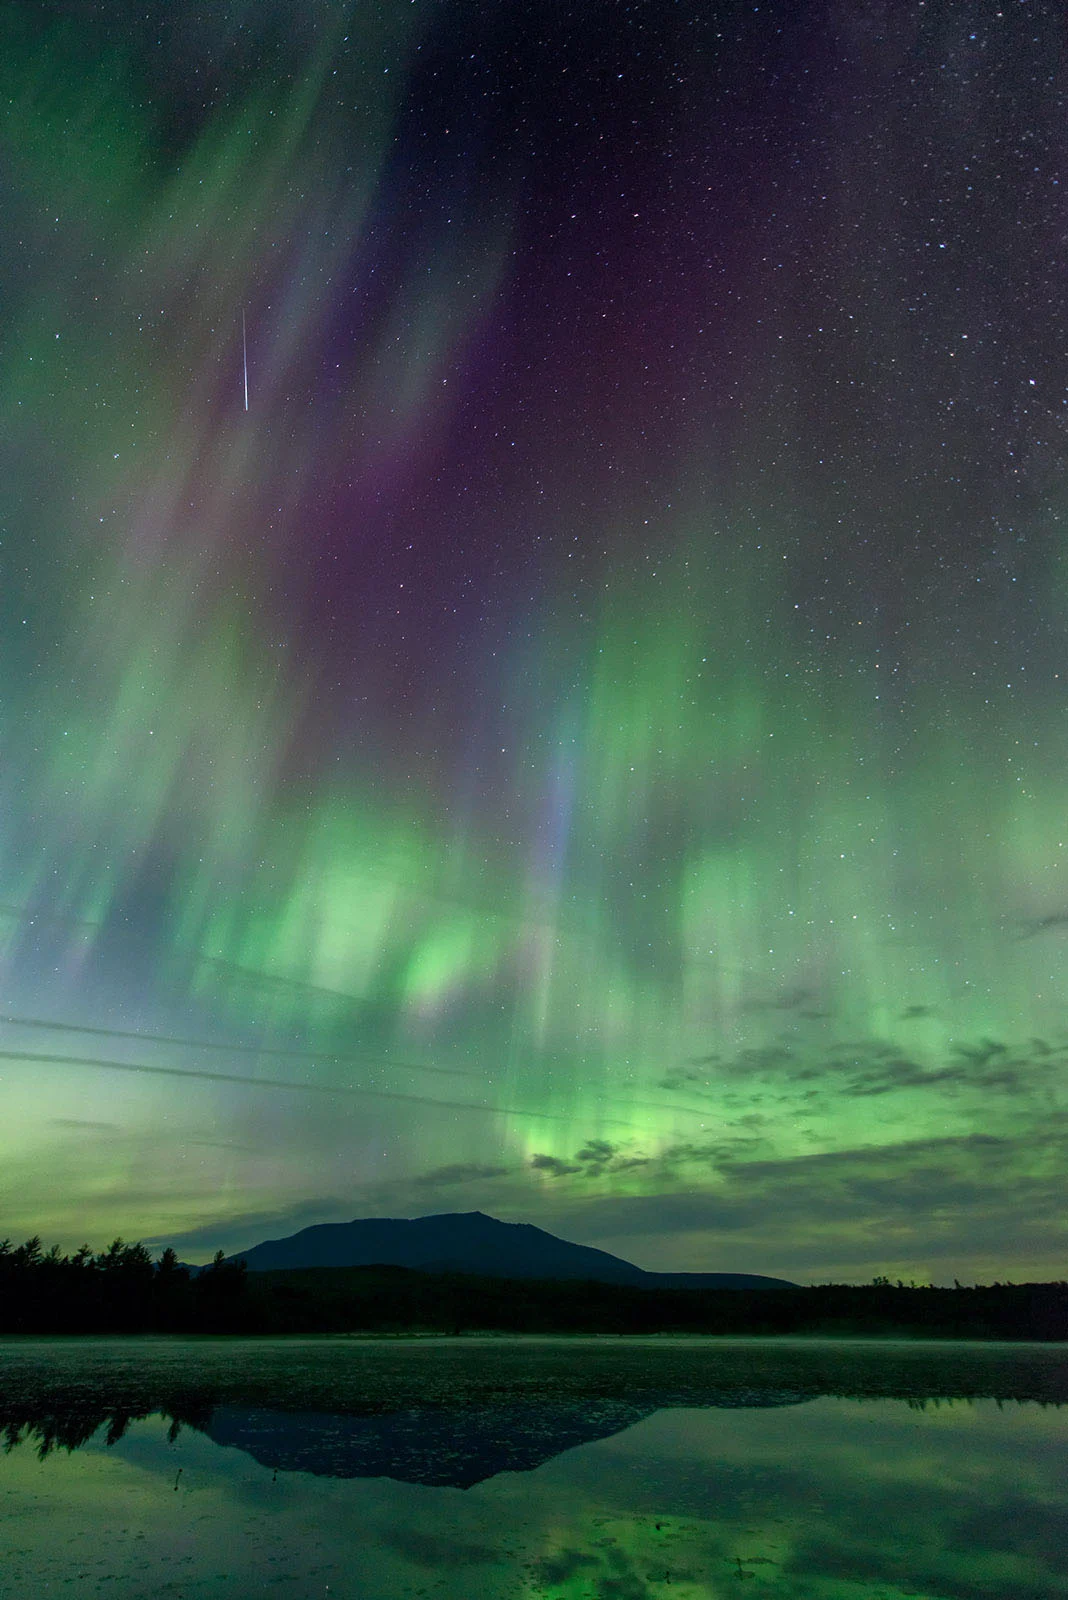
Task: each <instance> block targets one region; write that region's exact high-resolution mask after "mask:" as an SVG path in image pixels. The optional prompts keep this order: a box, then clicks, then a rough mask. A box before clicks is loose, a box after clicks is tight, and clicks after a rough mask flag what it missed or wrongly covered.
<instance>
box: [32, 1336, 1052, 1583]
mask: <svg viewBox="0 0 1068 1600" xmlns="http://www.w3.org/2000/svg"><path fill="white" fill-rule="evenodd" d="M1066 1402H1068V1348H1066V1347H1065V1346H1063V1345H1019V1344H973V1343H968V1344H964V1343H948V1342H939V1343H933V1342H932V1343H929V1342H923V1341H900V1342H897V1341H889V1340H872V1341H846V1340H841V1341H839V1340H802V1339H796V1340H745V1339H708V1338H705V1339H700V1338H693V1339H686V1338H670V1339H669V1338H651V1339H638V1338H633V1339H632V1338H599V1339H566V1338H560V1339H533V1338H531V1339H526V1338H507V1339H505V1338H493V1337H485V1338H461V1339H440V1338H421V1339H397V1340H371V1339H341V1338H320V1339H290V1340H287V1339H262V1340H251V1339H209V1338H201V1339H175V1338H145V1339H8V1340H2V1341H0V1425H2V1426H3V1428H4V1429H5V1430H6V1436H7V1444H6V1453H5V1454H4V1455H3V1456H2V1457H0V1600H37V1597H38V1596H42V1595H54V1594H60V1593H63V1594H69V1595H73V1596H76V1597H78V1600H81V1597H83V1596H110V1597H113V1600H126V1597H140V1596H144V1597H146V1600H148V1597H157V1596H165V1597H169V1600H194V1597H197V1600H199V1597H203V1600H213V1597H223V1596H226V1597H240V1600H244V1597H245V1596H253V1595H255V1596H264V1595H266V1596H277V1597H279V1600H297V1597H300V1600H304V1597H311V1596H316V1597H324V1600H407V1597H425V1600H535V1597H537V1600H587V1597H589V1600H654V1597H655V1600H668V1597H670V1600H723V1597H732V1596H735V1595H742V1596H750V1597H757V1596H764V1595H766V1596H769V1597H783V1600H785V1597H798V1600H801V1597H803V1600H905V1597H908V1600H918V1597H919V1600H958V1597H960V1600H980V1597H982V1600H1049V1597H1053V1596H1065V1597H1066V1600H1068V1404H1066Z"/></svg>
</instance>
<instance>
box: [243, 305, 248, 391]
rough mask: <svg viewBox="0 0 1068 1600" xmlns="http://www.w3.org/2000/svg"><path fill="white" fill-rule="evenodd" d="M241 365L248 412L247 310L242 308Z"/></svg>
mask: <svg viewBox="0 0 1068 1600" xmlns="http://www.w3.org/2000/svg"><path fill="white" fill-rule="evenodd" d="M241 365H242V367H243V369H244V373H245V410H246V411H247V410H248V344H247V342H246V339H245V308H244V306H242V307H241Z"/></svg>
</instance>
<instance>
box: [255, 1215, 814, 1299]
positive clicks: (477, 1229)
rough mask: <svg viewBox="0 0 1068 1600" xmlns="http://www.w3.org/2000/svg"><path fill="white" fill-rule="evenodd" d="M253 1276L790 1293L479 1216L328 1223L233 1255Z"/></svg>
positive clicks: (772, 1284) (751, 1277)
mask: <svg viewBox="0 0 1068 1600" xmlns="http://www.w3.org/2000/svg"><path fill="white" fill-rule="evenodd" d="M229 1259H230V1260H231V1261H245V1262H246V1263H247V1265H248V1268H249V1270H250V1271H251V1272H277V1271H279V1270H283V1269H285V1268H289V1267H370V1266H396V1267H416V1268H418V1269H420V1270H422V1271H424V1272H476V1273H482V1274H484V1275H485V1276H486V1277H491V1278H592V1279H593V1280H594V1281H595V1282H598V1283H626V1284H631V1285H633V1286H634V1287H635V1288H641V1289H792V1288H795V1287H796V1285H795V1284H792V1283H789V1282H788V1281H787V1279H785V1278H765V1277H761V1276H760V1275H759V1274H755V1273H746V1272H643V1271H642V1269H641V1267H636V1266H634V1265H633V1264H632V1263H631V1262H629V1261H622V1260H620V1258H619V1257H618V1256H612V1255H609V1254H608V1252H607V1251H606V1250H594V1249H593V1248H591V1246H589V1245H584V1244H570V1243H569V1242H568V1241H567V1240H566V1239H557V1238H556V1236H555V1235H554V1234H551V1233H546V1232H545V1231H544V1229H542V1228H535V1227H534V1226H533V1225H532V1224H531V1223H529V1222H498V1221H497V1219H496V1218H495V1217H487V1216H486V1215H485V1214H484V1212H481V1211H453V1212H445V1213H443V1214H442V1215H440V1216H434V1217H416V1218H414V1219H412V1220H407V1219H404V1218H398V1217H368V1218H366V1219H363V1220H359V1219H358V1220H356V1221H354V1222H324V1223H320V1224H319V1225H318V1226H317V1227H313V1228H302V1229H301V1230H300V1232H299V1233H293V1234H290V1236H289V1237H288V1238H287V1239H265V1240H264V1241H263V1243H262V1244H256V1245H253V1246H252V1247H251V1249H249V1250H240V1251H238V1252H237V1254H236V1255H233V1256H230V1257H229Z"/></svg>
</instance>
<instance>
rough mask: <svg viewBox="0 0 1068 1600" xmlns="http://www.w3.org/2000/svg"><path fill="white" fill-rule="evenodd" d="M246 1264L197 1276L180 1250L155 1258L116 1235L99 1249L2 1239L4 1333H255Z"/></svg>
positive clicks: (220, 1266) (0, 1318) (216, 1264)
mask: <svg viewBox="0 0 1068 1600" xmlns="http://www.w3.org/2000/svg"><path fill="white" fill-rule="evenodd" d="M245 1279H246V1272H245V1265H244V1262H240V1263H238V1264H236V1265H233V1264H231V1263H228V1262H225V1261H224V1260H223V1258H222V1251H221V1250H220V1251H219V1252H218V1254H217V1256H216V1258H215V1260H214V1261H213V1262H212V1264H211V1266H210V1267H206V1268H204V1269H203V1270H202V1271H200V1272H198V1273H196V1274H193V1273H191V1272H190V1271H189V1269H188V1268H187V1267H185V1266H183V1265H182V1264H181V1263H180V1262H179V1261H178V1259H177V1257H176V1256H175V1253H174V1251H173V1250H165V1251H164V1252H163V1254H162V1256H161V1257H160V1259H159V1261H157V1262H153V1260H152V1257H151V1255H150V1254H149V1252H148V1251H147V1250H146V1249H145V1247H144V1245H142V1244H127V1243H126V1241H125V1240H124V1239H116V1240H115V1241H114V1243H113V1244H111V1245H109V1247H108V1248H107V1249H106V1250H103V1251H101V1252H100V1254H99V1255H94V1254H93V1252H92V1251H91V1250H90V1248H89V1246H88V1245H82V1247H81V1249H80V1250H78V1251H76V1252H75V1253H74V1255H71V1256H65V1255H62V1254H61V1253H60V1251H59V1249H58V1247H53V1248H52V1249H51V1250H48V1251H43V1250H42V1248H41V1241H40V1239H37V1238H34V1239H28V1240H27V1241H26V1243H25V1244H22V1245H19V1246H18V1247H17V1248H13V1247H12V1244H11V1241H10V1240H9V1239H5V1240H3V1241H2V1242H0V1333H152V1332H160V1333H178V1332H205V1333H214V1332H219V1333H223V1332H227V1333H228V1332H241V1331H246V1330H247V1331H249V1332H252V1331H254V1329H253V1326H252V1324H251V1322H250V1321H249V1320H248V1319H249V1316H250V1313H251V1311H252V1303H251V1300H250V1297H249V1295H248V1291H247V1286H246V1282H245Z"/></svg>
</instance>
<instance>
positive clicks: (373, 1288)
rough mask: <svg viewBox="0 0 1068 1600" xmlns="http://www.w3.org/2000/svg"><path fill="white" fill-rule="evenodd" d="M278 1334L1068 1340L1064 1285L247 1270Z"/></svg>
mask: <svg viewBox="0 0 1068 1600" xmlns="http://www.w3.org/2000/svg"><path fill="white" fill-rule="evenodd" d="M249 1283H250V1286H252V1292H253V1293H254V1294H256V1295H257V1296H261V1297H262V1301H261V1303H262V1304H263V1306H264V1308H265V1309H268V1308H269V1317H270V1324H269V1325H270V1329H271V1331H272V1332H294V1333H296V1332H301V1333H311V1332H342V1331H348V1330H355V1329H361V1328H363V1329H368V1330H372V1329H373V1330H378V1331H396V1332H401V1331H405V1330H413V1331H415V1330H420V1331H427V1332H430V1331H437V1332H445V1333H460V1332H465V1331H473V1330H491V1329H492V1330H498V1329H499V1330H500V1331H502V1332H512V1333H730V1334H785V1333H809V1334H819V1333H826V1334H882V1335H884V1336H886V1335H894V1334H902V1335H911V1336H919V1337H927V1338H934V1337H937V1338H961V1339H1040V1340H1051V1339H1068V1283H1030V1284H994V1285H991V1286H989V1287H977V1288H954V1289H931V1288H915V1287H909V1286H906V1285H901V1286H900V1287H899V1286H897V1285H893V1284H889V1283H873V1284H866V1285H863V1286H852V1285H848V1284H821V1285H818V1286H813V1287H810V1288H798V1289H759V1290H745V1289H666V1290H665V1289H636V1288H631V1287H629V1286H627V1285H621V1284H609V1283H589V1282H575V1281H566V1282H565V1281H552V1282H546V1281H542V1280H532V1279H507V1278H484V1277H474V1276H471V1275H469V1274H463V1273H442V1274H436V1273H435V1274H430V1273H422V1272H416V1271H414V1270H412V1269H411V1268H407V1267H332V1268H331V1267H316V1268H306V1269H297V1270H293V1271H288V1272H262V1273H259V1272H255V1273H250V1274H249Z"/></svg>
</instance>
